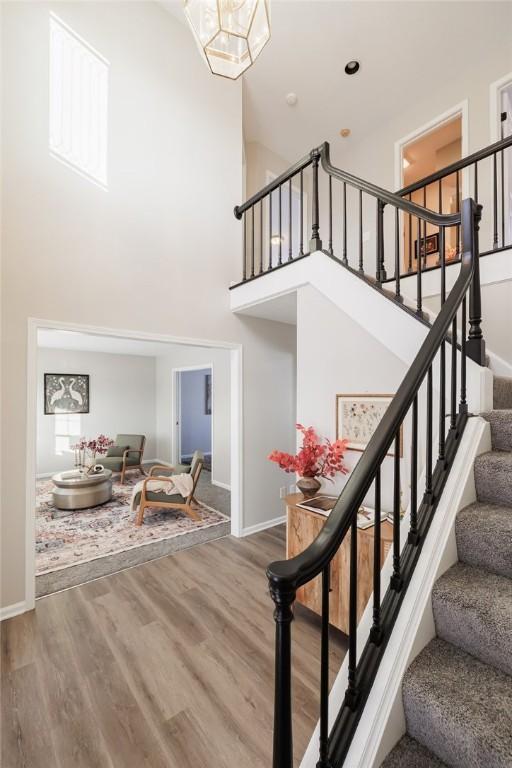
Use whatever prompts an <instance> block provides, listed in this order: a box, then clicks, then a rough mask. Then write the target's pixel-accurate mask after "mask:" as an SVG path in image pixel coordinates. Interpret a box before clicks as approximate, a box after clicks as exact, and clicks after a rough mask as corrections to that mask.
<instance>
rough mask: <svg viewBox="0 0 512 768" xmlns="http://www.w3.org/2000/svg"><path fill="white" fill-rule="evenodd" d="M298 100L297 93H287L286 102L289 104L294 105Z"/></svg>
mask: <svg viewBox="0 0 512 768" xmlns="http://www.w3.org/2000/svg"><path fill="white" fill-rule="evenodd" d="M297 102H298V98H297V94H296V93H287V94H286V103H287V104H288V106H290V107H294V106H295V105H296V103H297Z"/></svg>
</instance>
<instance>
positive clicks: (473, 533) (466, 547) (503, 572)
mask: <svg viewBox="0 0 512 768" xmlns="http://www.w3.org/2000/svg"><path fill="white" fill-rule="evenodd" d="M472 513H473V514H472ZM476 514H477V512H476V510H475V511H474V512H473V510H472V509H471V508H470V509H468V510H463V511H462V513H459V516H458V517H457V520H456V523H455V537H456V540H457V552H458V555H459V560H460V561H461V562H463V563H467V564H468V565H473V566H476V567H477V568H485V569H486V570H487V571H490V572H491V573H496V574H497V575H498V576H506V577H507V578H508V579H512V555H511V553H512V509H511V510H510V512H508V510H507V511H496V512H494V513H493V512H492V510H491V511H490V512H489V514H487V515H485V516H483V517H482V518H481V520H480V521H479V522H478V524H475V518H476ZM472 518H473V519H472Z"/></svg>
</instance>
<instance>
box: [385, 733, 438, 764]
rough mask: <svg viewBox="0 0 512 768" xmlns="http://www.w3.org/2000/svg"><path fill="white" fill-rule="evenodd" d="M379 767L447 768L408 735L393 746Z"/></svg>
mask: <svg viewBox="0 0 512 768" xmlns="http://www.w3.org/2000/svg"><path fill="white" fill-rule="evenodd" d="M381 768H447V766H446V765H445V763H442V762H441V761H440V760H438V758H437V757H436V756H435V755H433V754H432V752H429V751H428V749H427V748H426V747H424V746H423V744H420V743H419V742H418V741H416V740H415V739H411V737H410V736H404V737H403V738H401V739H400V741H399V742H398V744H396V746H394V747H393V749H392V750H391V752H390V753H389V755H388V756H387V757H386V759H385V760H384V762H383V763H382V765H381Z"/></svg>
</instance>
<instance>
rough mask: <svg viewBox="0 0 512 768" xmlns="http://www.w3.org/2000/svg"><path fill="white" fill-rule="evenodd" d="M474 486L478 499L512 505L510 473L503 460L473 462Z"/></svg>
mask: <svg viewBox="0 0 512 768" xmlns="http://www.w3.org/2000/svg"><path fill="white" fill-rule="evenodd" d="M475 486H476V496H477V499H478V501H480V502H483V503H490V504H505V505H507V506H512V475H511V474H510V467H509V466H507V465H506V464H505V463H503V462H498V461H496V462H489V461H480V457H479V458H478V459H477V460H476V462H475Z"/></svg>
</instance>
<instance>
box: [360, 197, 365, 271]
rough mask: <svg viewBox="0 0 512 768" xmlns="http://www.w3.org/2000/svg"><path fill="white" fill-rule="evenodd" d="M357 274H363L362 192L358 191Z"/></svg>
mask: <svg viewBox="0 0 512 768" xmlns="http://www.w3.org/2000/svg"><path fill="white" fill-rule="evenodd" d="M359 272H364V263H363V192H362V190H361V189H360V190H359Z"/></svg>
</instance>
